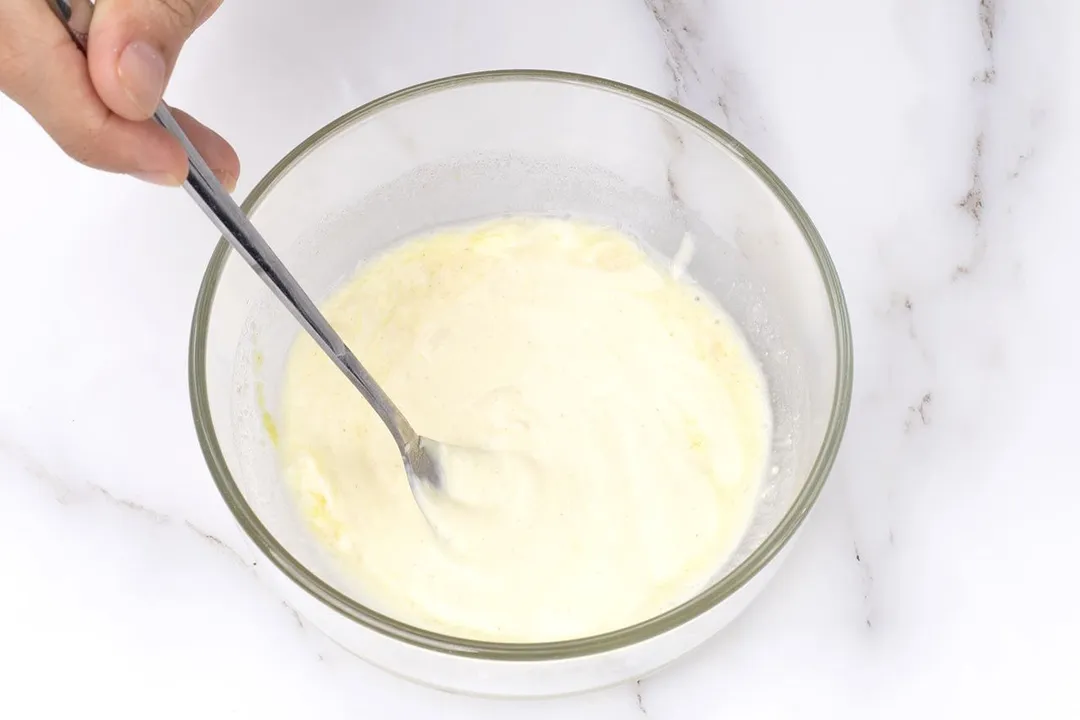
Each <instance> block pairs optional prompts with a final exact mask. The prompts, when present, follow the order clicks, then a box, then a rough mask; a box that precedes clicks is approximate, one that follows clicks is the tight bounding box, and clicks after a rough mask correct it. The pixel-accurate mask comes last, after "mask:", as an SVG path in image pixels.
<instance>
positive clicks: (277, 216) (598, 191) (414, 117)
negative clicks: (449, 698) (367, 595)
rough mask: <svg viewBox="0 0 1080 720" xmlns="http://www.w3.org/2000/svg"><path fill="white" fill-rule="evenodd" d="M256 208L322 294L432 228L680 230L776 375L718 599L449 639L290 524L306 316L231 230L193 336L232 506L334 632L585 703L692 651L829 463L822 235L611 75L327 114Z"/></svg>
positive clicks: (469, 677)
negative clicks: (291, 409) (759, 457)
mask: <svg viewBox="0 0 1080 720" xmlns="http://www.w3.org/2000/svg"><path fill="white" fill-rule="evenodd" d="M244 208H245V210H246V211H247V212H248V213H249V214H251V216H252V217H253V218H254V221H255V224H256V225H257V226H258V227H259V228H260V229H261V230H262V232H263V234H264V235H265V236H266V238H267V239H268V240H269V242H270V243H271V244H272V245H273V246H274V248H275V250H276V251H277V252H278V253H280V255H281V257H282V258H283V260H284V261H285V262H286V263H287V264H288V266H289V267H290V268H291V269H292V270H293V272H294V273H295V275H296V276H297V278H298V279H299V280H300V282H301V283H302V284H303V285H304V287H305V288H307V290H308V291H309V292H310V293H311V294H312V295H313V296H314V297H315V299H316V300H321V299H324V298H326V297H327V295H328V294H329V293H330V292H331V291H332V290H333V289H334V288H335V286H337V285H338V283H340V282H341V281H342V280H344V279H345V278H347V277H348V276H350V275H351V274H352V273H353V271H354V270H355V268H356V266H357V264H358V263H359V262H360V261H362V260H363V259H365V258H367V257H370V256H371V255H373V254H375V253H378V252H379V251H380V250H382V249H384V248H386V247H387V246H389V245H392V244H393V243H395V242H398V241H399V240H401V239H402V238H404V237H406V236H409V235H413V234H415V233H418V232H421V231H424V230H428V229H431V228H433V227H436V226H440V225H447V224H455V223H462V222H466V221H472V220H477V219H482V218H488V217H492V216H499V215H506V214H525V213H528V214H545V215H556V216H577V217H584V218H589V219H593V220H598V221H601V222H607V223H610V224H613V225H616V226H618V227H620V228H623V229H624V230H626V231H628V232H629V233H630V234H631V235H633V236H634V237H636V238H637V239H638V240H640V241H641V242H642V243H644V244H645V245H647V246H648V247H650V248H651V249H652V250H653V251H654V252H655V253H656V255H658V256H659V257H661V258H668V259H670V258H672V257H673V255H674V253H675V252H676V251H677V249H678V247H679V246H680V243H681V242H682V241H683V238H684V236H686V234H687V233H689V235H690V236H691V237H692V238H693V241H694V248H695V249H694V252H693V254H692V257H691V260H690V262H689V265H688V267H687V272H688V274H689V275H690V276H691V277H692V278H693V279H694V280H696V281H697V282H698V283H699V284H701V285H702V286H703V287H704V288H705V289H707V290H708V291H709V292H711V293H712V294H713V295H714V296H715V297H716V299H717V300H719V301H720V303H721V304H722V305H723V306H724V307H725V308H726V309H727V311H728V312H729V313H730V314H731V315H732V317H733V318H734V319H735V320H736V322H738V323H739V324H740V326H741V327H742V329H743V331H744V332H745V334H746V337H747V338H748V339H749V341H750V343H751V344H752V346H753V347H754V349H755V351H756V353H757V356H758V358H759V359H760V361H761V363H762V365H763V368H764V371H765V374H766V377H767V379H768V382H769V391H770V400H771V403H772V412H773V418H774V440H773V446H772V461H771V466H770V471H769V473H768V477H767V478H766V480H765V483H764V485H763V487H762V489H761V494H760V498H759V499H758V503H757V508H756V512H755V515H754V517H753V520H752V521H751V524H750V527H749V530H748V532H747V533H746V536H745V537H744V538H743V541H742V543H741V544H740V545H739V547H738V549H737V550H736V552H735V554H734V555H733V556H732V557H731V558H730V560H729V561H728V562H727V563H726V564H725V565H724V566H723V567H718V568H717V573H716V576H715V580H714V582H713V583H712V584H711V585H710V586H709V587H708V588H707V589H706V590H704V591H703V592H701V593H700V594H698V595H697V596H696V597H694V598H692V599H690V600H688V601H687V602H685V603H683V604H682V605H680V606H678V607H676V608H673V609H672V610H670V611H668V612H666V613H664V614H662V615H660V616H657V617H654V618H652V619H650V620H648V621H646V622H642V623H639V624H637V625H634V626H632V627H627V628H624V629H622V630H618V631H616V632H611V633H607V634H604V635H599V636H595V637H590V638H582V639H576V640H571V641H565V642H552V643H542V644H501V643H488V642H477V641H471V640H465V639H460V638H454V637H447V636H443V635H438V634H435V633H431V632H428V631H425V630H422V629H419V628H416V627H413V626H410V625H407V624H405V623H403V622H399V621H398V620H396V619H395V618H393V617H391V616H388V615H386V614H383V613H380V612H377V611H375V610H374V609H372V608H371V607H370V606H368V605H366V604H365V602H364V598H362V597H357V596H351V595H349V594H347V593H346V592H345V591H344V590H343V589H342V588H344V587H347V585H346V583H345V582H343V581H342V579H341V578H340V577H338V576H337V570H336V568H335V567H334V565H333V563H332V562H329V561H328V558H327V557H326V555H325V554H324V553H323V551H322V550H321V549H320V548H319V546H318V544H317V543H316V542H315V540H314V539H313V537H312V536H311V535H310V534H309V532H308V531H307V529H306V527H305V525H304V523H303V521H302V519H301V518H300V517H299V516H298V513H297V510H296V507H295V505H294V503H293V500H292V496H291V492H290V489H289V488H287V487H286V486H285V483H284V481H283V478H282V477H281V475H280V472H279V468H278V463H277V458H276V453H275V448H274V438H275V436H276V430H275V424H274V410H275V408H276V406H277V402H278V398H279V393H280V385H281V379H282V374H283V371H284V366H285V359H286V353H287V350H288V348H289V346H290V344H291V342H292V341H293V339H294V338H295V337H296V334H297V332H299V329H298V326H297V325H296V323H295V322H294V320H293V318H292V317H291V316H290V315H289V314H288V312H287V311H285V310H284V309H283V308H282V307H281V306H280V305H279V304H278V303H277V301H276V300H275V299H274V298H273V296H272V295H271V293H270V291H269V290H267V289H266V287H265V286H264V285H263V284H262V283H261V281H259V280H258V279H257V278H256V276H255V275H254V273H252V272H251V270H250V269H249V268H248V267H247V266H246V265H245V264H244V262H243V260H241V259H240V258H239V257H238V256H237V255H236V254H235V253H233V252H232V251H230V249H229V248H228V246H227V245H226V244H225V243H224V242H221V243H220V244H219V245H218V248H217V250H216V251H215V253H214V255H213V258H212V259H211V261H210V265H209V267H208V268H207V271H206V276H205V278H204V280H203V284H202V289H201V291H200V293H199V298H198V302H197V305H196V308H195V318H194V323H193V327H192V335H191V349H190V363H191V364H190V380H191V400H192V406H193V410H194V416H195V426H196V429H197V431H198V435H199V440H200V442H201V444H202V448H203V452H204V453H205V456H206V461H207V464H208V465H209V467H210V471H211V473H212V474H213V477H214V481H215V482H216V483H217V486H218V489H219V490H220V491H221V495H222V497H223V498H224V499H225V502H226V504H228V506H229V509H230V510H231V511H232V513H233V515H235V517H236V519H237V521H238V522H239V523H240V526H241V527H242V528H243V530H244V532H245V533H246V534H247V536H248V537H249V538H250V539H251V542H252V543H253V544H254V547H255V548H256V550H257V552H258V553H260V554H261V556H263V557H264V558H265V559H266V560H267V562H262V563H259V565H258V568H259V570H260V571H261V572H264V573H265V574H266V575H267V576H268V577H269V579H270V581H271V582H273V583H276V584H277V585H278V587H279V588H280V592H281V593H282V594H283V595H284V596H285V597H286V598H287V600H288V602H289V603H290V604H291V605H292V606H293V607H294V608H296V609H297V610H298V611H299V612H301V613H302V614H303V615H304V616H306V617H307V618H308V619H309V620H310V621H311V622H312V623H314V624H315V625H317V626H318V627H320V628H321V629H322V630H323V631H324V632H326V634H328V635H329V636H330V637H332V638H333V639H335V640H336V641H337V642H339V643H340V644H341V645H343V646H345V647H346V648H348V649H349V650H351V651H352V652H354V653H356V654H357V655H359V656H360V657H363V658H365V659H367V660H369V661H371V662H372V663H375V664H376V665H379V666H382V667H383V668H385V669H387V670H390V671H391V672H394V673H397V674H399V675H403V676H406V677H409V678H412V679H414V680H417V681H419V682H423V683H426V684H429V685H433V686H437V687H441V688H445V689H450V690H456V691H460V692H467V693H475V694H483V695H502V696H542V695H555V694H564V693H571V692H577V691H582V690H587V689H591V688H596V687H602V686H606V685H610V684H614V683H618V682H621V681H623V680H627V679H629V678H634V677H640V676H642V675H644V674H646V673H648V672H651V671H653V670H655V669H657V668H659V667H661V666H662V665H664V664H666V663H668V662H670V661H671V660H673V659H675V658H676V657H678V656H679V655H681V654H683V653H685V652H687V651H688V650H690V649H692V648H693V647H695V646H697V645H699V644H700V643H701V642H703V641H704V640H705V639H707V638H708V637H710V636H711V635H712V634H714V633H715V632H716V631H717V630H719V629H720V628H721V627H723V626H724V625H725V624H727V623H728V622H730V621H731V620H732V619H733V618H734V617H735V616H736V615H737V614H738V613H739V612H740V611H741V610H742V609H743V608H744V607H745V606H746V605H747V604H748V603H749V601H750V600H751V598H752V597H753V596H754V595H755V594H756V593H757V592H758V591H759V590H760V589H761V587H762V586H763V585H764V584H765V582H766V581H767V579H768V578H769V577H770V576H771V575H772V573H773V572H774V571H775V569H776V567H777V565H778V561H779V559H780V557H781V554H782V551H783V550H784V548H785V546H786V545H787V543H788V541H789V540H790V539H791V538H792V536H793V535H794V534H795V531H796V530H797V529H798V527H799V525H800V524H801V523H802V521H803V519H804V518H805V517H806V515H807V513H808V512H809V510H810V508H811V506H812V505H813V503H814V501H815V499H816V498H817V496H818V493H819V492H820V490H821V487H822V484H823V483H824V482H825V477H826V475H827V474H828V472H829V469H830V467H831V466H832V463H833V459H834V457H835V456H836V451H837V447H838V445H839V443H840V438H841V435H842V434H843V430H844V424H845V421H846V419H847V414H848V406H849V400H850V394H851V381H852V364H851V363H852V358H851V338H850V329H849V326H848V318H847V310H846V308H845V305H844V300H843V295H842V293H841V289H840V284H839V281H838V280H837V277H836V272H835V270H834V268H833V264H832V262H831V260H830V259H829V255H828V253H827V251H826V249H825V246H824V244H823V243H822V240H821V238H820V236H819V235H818V233H817V230H816V229H815V228H814V226H813V224H812V223H811V221H810V219H809V218H808V217H807V216H806V213H805V212H804V211H803V209H802V207H801V206H800V205H799V203H798V202H797V201H796V200H795V198H794V197H793V196H792V194H791V193H790V192H789V191H788V189H787V188H786V187H784V185H783V184H782V183H781V182H780V180H779V179H778V178H777V177H776V176H775V175H773V173H772V172H771V171H770V170H769V169H768V168H767V167H765V165H764V164H762V162H761V161H760V160H758V159H757V158H756V157H754V155H753V154H752V153H750V152H749V151H748V150H747V149H746V148H745V147H743V146H742V145H741V144H739V143H738V142H737V141H736V140H735V139H733V138H732V137H731V136H729V135H728V134H726V133H725V132H723V131H722V130H720V129H719V128H717V127H716V126H714V125H712V124H710V123H709V122H707V121H706V120H704V119H702V118H701V117H699V116H697V115H695V114H693V113H691V112H689V111H687V110H685V109H683V108H681V107H679V106H677V105H675V104H673V103H671V102H668V101H667V100H664V99H663V98H660V97H657V96H655V95H651V94H649V93H646V92H643V91H641V90H638V89H635V88H632V87H628V86H626V85H621V84H618V83H614V82H610V81H607V80H600V79H596V78H590V77H584V76H580V75H571V74H565V73H555V72H535V71H506V72H485V73H477V74H472V75H466V76H459V77H452V78H446V79H443V80H437V81H434V82H430V83H426V84H423V85H419V86H416V87H413V88H409V89H407V90H402V91H401V92H397V93H394V94H393V95H389V96H387V97H384V98H381V99H379V100H376V101H374V102H372V103H369V104H367V105H365V106H363V107H361V108H358V109H356V110H354V111H352V112H350V113H348V114H347V115H345V116H343V117H341V118H339V119H337V120H335V121H334V122H332V123H330V124H329V125H327V126H326V127H324V128H323V129H322V130H319V131H318V132H317V133H315V134H314V135H313V136H311V137H310V138H308V139H307V140H305V141H304V142H303V143H302V144H301V145H300V146H299V147H298V148H296V149H295V150H294V151H292V152H291V153H289V155H288V156H287V157H285V159H283V160H282V161H281V162H280V163H278V165H277V166H276V167H275V168H274V169H273V170H271V171H270V173H269V174H268V175H267V176H266V177H265V178H264V179H263V180H262V182H260V183H259V185H258V186H257V187H256V188H255V190H254V191H253V192H252V193H251V195H250V196H249V197H248V199H247V201H246V203H245V204H244ZM627 391H628V392H630V391H631V390H630V389H629V388H628V389H627ZM402 482H405V480H404V478H402Z"/></svg>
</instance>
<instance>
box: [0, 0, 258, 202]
mask: <svg viewBox="0 0 1080 720" xmlns="http://www.w3.org/2000/svg"><path fill="white" fill-rule="evenodd" d="M221 2H222V0H98V2H97V3H96V5H95V9H94V15H93V20H92V22H91V24H90V33H89V40H88V43H87V48H88V50H87V55H86V57H84V56H83V54H82V52H81V51H80V50H79V48H78V47H77V46H76V45H75V43H74V41H72V39H71V37H70V36H69V35H68V32H67V29H66V28H65V27H64V25H63V23H61V22H60V21H59V20H58V19H57V18H56V16H55V15H54V14H53V12H52V9H51V8H50V7H49V5H48V3H46V2H45V0H0V92H3V93H4V94H5V95H8V96H9V97H10V98H11V99H12V100H14V101H15V102H17V103H18V104H20V105H22V106H23V107H24V108H26V110H27V111H28V112H29V113H30V114H31V115H32V116H33V117H34V119H35V120H37V121H38V123H39V124H40V125H41V126H42V127H43V128H44V129H45V131H46V132H47V133H49V135H50V136H51V137H52V138H53V140H55V141H56V143H57V144H58V145H59V146H60V147H61V148H63V150H64V151H65V152H66V153H67V154H68V155H70V156H71V157H73V158H74V159H76V160H78V161H79V162H81V163H84V164H86V165H89V166H90V167H94V168H98V169H101V170H107V171H109V172H118V173H126V174H129V175H132V176H134V177H138V178H140V179H142V180H146V181H148V182H153V183H157V184H161V185H180V184H182V183H183V182H184V179H185V178H186V177H187V169H188V163H187V156H186V155H185V154H184V150H183V149H182V148H181V147H180V143H179V142H177V141H176V140H175V139H174V138H173V137H172V136H171V135H169V133H167V132H166V131H165V130H164V129H163V128H161V127H160V126H158V124H157V123H156V122H154V121H153V120H152V119H150V118H151V116H152V115H153V113H154V109H155V108H156V107H157V105H158V103H159V102H160V101H161V97H162V94H163V93H164V91H165V86H166V84H167V83H168V81H169V76H170V75H171V73H172V69H173V65H174V64H175V63H176V57H177V55H178V54H179V52H180V48H181V47H182V46H183V44H184V41H185V40H187V38H188V37H189V36H190V35H191V33H192V32H194V31H195V30H196V29H197V28H198V27H199V26H200V25H202V23H204V22H205V21H206V20H207V19H208V18H209V17H210V16H211V15H212V14H213V13H214V11H215V10H217V8H218V6H220V5H221ZM172 112H173V115H174V117H175V118H176V120H177V122H178V123H179V124H180V126H181V127H182V128H183V130H184V132H185V133H186V134H187V136H188V138H189V139H190V140H191V142H192V143H194V144H195V146H196V147H197V148H198V149H199V152H200V153H201V154H202V156H203V157H204V158H205V159H206V162H207V164H208V165H209V166H210V168H211V169H213V171H214V174H216V175H217V177H218V179H219V180H220V181H221V183H222V184H223V185H224V186H225V187H226V188H227V189H229V190H230V191H231V190H232V189H233V188H235V187H236V180H237V178H238V177H239V175H240V161H239V160H238V159H237V157H236V152H235V151H234V150H233V149H232V147H231V146H230V145H229V144H228V143H227V142H226V141H225V140H223V139H222V138H221V137H220V136H219V135H217V134H216V133H215V132H214V131H212V130H210V129H209V128H207V127H206V126H204V125H202V124H200V123H199V122H198V121H197V120H195V119H194V118H192V117H191V116H190V115H187V114H186V113H184V112H182V111H180V110H175V109H173V110H172Z"/></svg>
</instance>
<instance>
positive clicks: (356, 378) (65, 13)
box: [45, 0, 419, 452]
mask: <svg viewBox="0 0 1080 720" xmlns="http://www.w3.org/2000/svg"><path fill="white" fill-rule="evenodd" d="M45 2H46V3H47V4H48V5H49V7H50V8H52V10H53V12H54V13H55V14H56V16H57V17H58V18H59V19H60V20H61V22H63V23H64V26H65V27H66V28H67V30H68V32H69V33H70V35H71V38H72V40H74V41H75V44H76V45H78V46H79V48H80V49H81V50H82V51H83V52H84V53H85V52H86V47H87V37H88V34H89V30H90V18H91V16H92V15H93V13H94V4H93V2H92V0H45ZM154 120H156V121H157V123H158V124H159V125H161V127H163V128H165V130H167V131H168V132H169V134H171V135H172V136H173V137H175V138H176V139H177V140H178V141H179V142H180V145H181V146H182V147H183V148H184V152H185V153H187V157H188V175H187V180H186V181H185V182H184V189H185V190H187V192H188V194H189V195H190V196H191V197H192V199H194V200H195V203H196V204H197V205H198V206H199V207H200V208H202V211H203V212H204V213H206V216H207V217H209V218H210V220H212V221H213V223H214V225H216V226H217V228H218V230H220V231H221V233H222V235H223V236H224V237H225V239H226V240H227V241H228V243H229V245H231V246H232V248H233V250H235V251H236V252H237V253H239V255H240V257H242V258H244V260H245V261H247V264H248V265H250V266H251V269H252V270H254V271H255V274H256V275H258V276H259V277H260V278H262V280H263V282H264V283H266V284H267V286H269V288H270V289H271V290H272V291H273V293H274V295H276V296H277V298H278V300H280V301H281V302H282V303H283V304H284V305H285V307H287V308H288V309H289V311H290V312H291V313H292V315H293V317H295V318H296V319H297V321H299V323H300V325H301V326H302V327H303V328H304V329H305V330H306V331H307V332H308V334H309V335H311V337H312V338H313V339H314V340H315V342H316V343H317V344H318V345H319V347H320V348H322V349H323V351H324V352H325V353H326V354H327V355H328V356H330V359H331V360H333V361H334V364H335V365H337V366H338V368H339V369H340V370H341V371H342V372H343V373H345V375H346V376H347V377H348V378H349V380H350V381H352V384H353V385H355V386H356V389H357V390H359V391H360V393H361V394H362V395H363V396H364V398H365V399H366V400H367V401H368V402H369V403H370V404H371V406H372V407H373V408H374V409H375V412H377V413H378V414H379V417H381V418H382V420H383V422H384V423H386V426H387V428H388V429H389V430H390V433H391V434H392V435H393V436H394V440H395V441H396V442H397V444H398V447H399V448H401V450H402V452H405V451H406V449H410V450H413V449H415V448H417V447H418V445H419V438H418V437H417V434H416V431H415V430H413V428H412V426H411V425H409V423H408V421H407V420H406V419H405V417H404V416H403V415H402V414H401V412H400V411H399V410H398V409H397V407H396V406H395V405H394V403H393V402H392V401H391V400H390V398H389V397H387V395H386V393H384V392H383V391H382V388H380V387H379V385H378V384H377V383H376V382H375V379H374V378H373V377H371V374H370V373H368V371H367V370H366V369H364V366H363V365H361V364H360V361H359V360H357V359H356V356H355V355H353V353H352V351H351V350H349V348H348V346H347V345H346V344H345V341H344V340H342V339H341V336H340V335H338V334H337V331H335V330H334V328H332V327H331V326H330V323H329V322H327V320H326V318H325V317H324V316H323V314H322V313H321V312H319V308H318V307H317V306H316V305H315V303H314V302H313V301H312V300H311V298H310V297H309V296H308V294H307V293H306V292H304V290H303V288H301V287H300V284H299V283H298V282H297V281H296V278H294V277H293V275H292V273H290V272H289V270H288V268H286V267H285V265H284V263H282V262H281V259H280V258H278V256H277V254H276V253H274V251H273V250H272V249H271V248H270V245H269V244H267V242H266V240H265V239H263V236H262V235H261V234H260V233H259V231H258V230H256V229H255V226H254V225H252V223H251V221H250V220H249V219H248V217H247V215H245V214H244V211H243V210H241V209H240V207H239V206H238V205H237V204H236V203H235V202H234V201H233V199H232V197H231V196H230V195H229V194H228V193H227V192H225V189H224V188H223V187H222V186H221V183H219V182H218V180H217V178H216V177H215V176H214V173H213V171H212V170H210V168H209V166H207V164H206V161H205V160H204V159H203V157H202V155H200V154H199V151H198V150H196V149H195V146H194V145H192V144H191V141H190V140H189V139H188V137H187V135H185V134H184V131H183V130H182V129H181V128H180V125H179V124H177V122H176V119H175V118H173V115H172V113H171V112H169V108H168V107H167V106H166V105H165V103H164V102H162V103H161V104H160V105H158V107H157V110H156V111H154Z"/></svg>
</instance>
